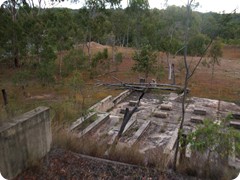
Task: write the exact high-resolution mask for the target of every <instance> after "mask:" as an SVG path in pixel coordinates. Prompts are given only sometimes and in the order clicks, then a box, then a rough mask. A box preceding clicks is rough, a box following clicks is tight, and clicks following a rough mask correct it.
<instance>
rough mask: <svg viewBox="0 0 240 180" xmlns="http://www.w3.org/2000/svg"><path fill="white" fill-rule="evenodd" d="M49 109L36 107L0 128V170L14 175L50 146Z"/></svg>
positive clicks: (5, 173) (3, 173) (10, 175)
mask: <svg viewBox="0 0 240 180" xmlns="http://www.w3.org/2000/svg"><path fill="white" fill-rule="evenodd" d="M51 142H52V134H51V122H50V114H49V108H47V107H38V108H36V109H34V110H32V111H29V112H27V113H25V114H23V115H22V116H20V117H18V118H15V119H14V121H13V122H12V123H8V124H6V125H4V126H2V127H0V157H1V158H0V171H1V173H2V175H3V176H4V177H5V178H8V179H9V178H13V177H15V176H16V175H17V174H18V173H20V172H21V171H22V170H23V169H25V168H26V167H28V166H29V165H30V164H31V163H32V162H35V161H38V159H40V158H42V157H43V156H45V155H46V154H47V152H48V151H49V150H50V148H51Z"/></svg>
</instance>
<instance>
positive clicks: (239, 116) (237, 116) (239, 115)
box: [232, 113, 240, 120]
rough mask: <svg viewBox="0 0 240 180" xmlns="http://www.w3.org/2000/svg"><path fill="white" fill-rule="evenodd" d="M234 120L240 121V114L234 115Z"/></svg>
mask: <svg viewBox="0 0 240 180" xmlns="http://www.w3.org/2000/svg"><path fill="white" fill-rule="evenodd" d="M232 116H233V118H234V119H237V120H240V113H232Z"/></svg>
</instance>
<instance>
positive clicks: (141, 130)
mask: <svg viewBox="0 0 240 180" xmlns="http://www.w3.org/2000/svg"><path fill="white" fill-rule="evenodd" d="M150 124H151V121H146V122H145V123H143V124H142V125H141V127H140V128H139V129H138V130H137V132H136V133H135V134H134V135H133V137H132V138H131V140H130V141H129V142H128V144H129V145H131V146H133V145H134V144H135V143H136V142H137V141H138V140H139V138H140V137H141V136H142V135H143V133H144V132H145V131H146V130H147V128H148V127H149V126H150Z"/></svg>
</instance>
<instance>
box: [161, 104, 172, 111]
mask: <svg viewBox="0 0 240 180" xmlns="http://www.w3.org/2000/svg"><path fill="white" fill-rule="evenodd" d="M160 109H161V110H166V111H171V110H172V103H166V104H165V103H164V104H161V106H160Z"/></svg>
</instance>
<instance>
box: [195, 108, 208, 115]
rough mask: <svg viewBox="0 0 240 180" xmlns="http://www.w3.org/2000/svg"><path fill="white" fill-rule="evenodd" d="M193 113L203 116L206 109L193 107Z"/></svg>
mask: <svg viewBox="0 0 240 180" xmlns="http://www.w3.org/2000/svg"><path fill="white" fill-rule="evenodd" d="M193 114H195V115H202V116H205V115H206V114H207V112H206V109H203V108H194V111H193Z"/></svg>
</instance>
